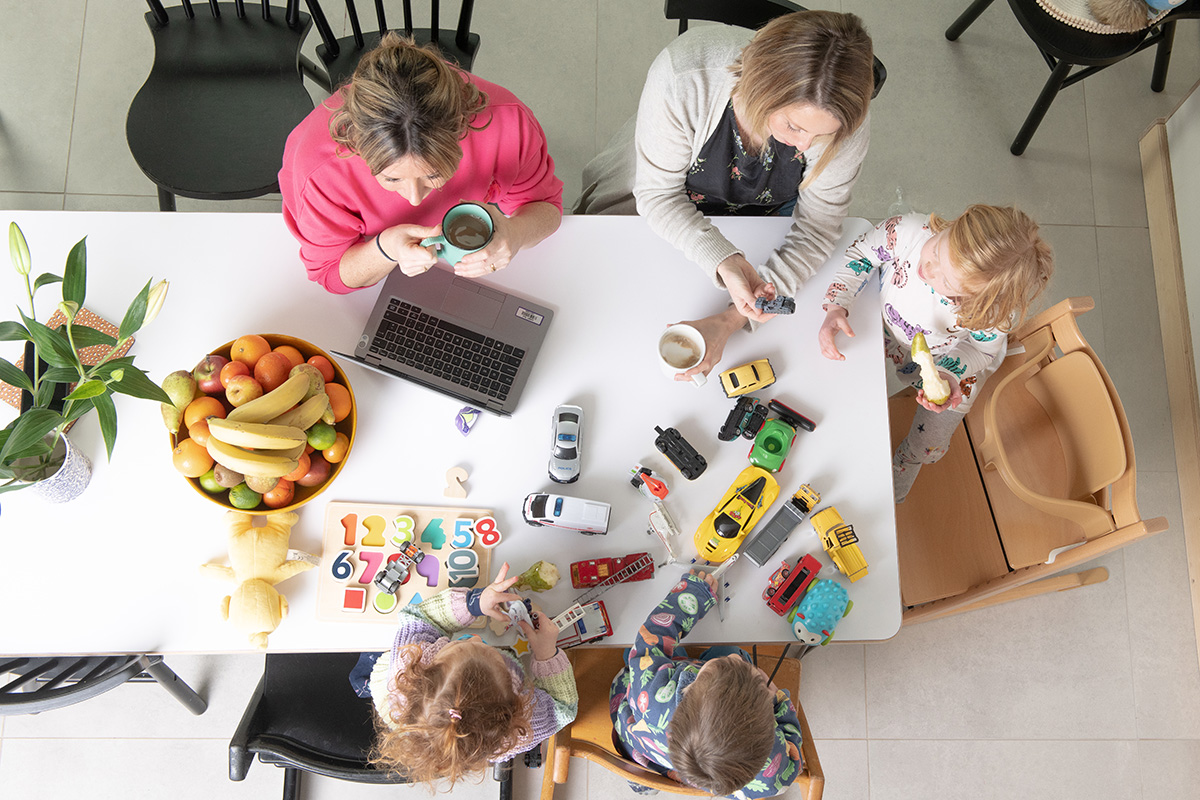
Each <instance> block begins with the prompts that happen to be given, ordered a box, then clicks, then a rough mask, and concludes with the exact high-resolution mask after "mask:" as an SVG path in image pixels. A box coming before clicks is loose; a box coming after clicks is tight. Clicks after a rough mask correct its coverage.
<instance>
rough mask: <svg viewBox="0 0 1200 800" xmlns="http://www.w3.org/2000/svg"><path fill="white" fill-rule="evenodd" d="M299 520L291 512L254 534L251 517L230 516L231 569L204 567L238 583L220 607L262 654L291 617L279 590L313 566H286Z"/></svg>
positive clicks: (273, 516)
mask: <svg viewBox="0 0 1200 800" xmlns="http://www.w3.org/2000/svg"><path fill="white" fill-rule="evenodd" d="M298 519H300V516H299V515H298V514H294V513H292V512H287V513H284V514H268V515H267V524H266V525H264V526H263V527H261V528H256V527H254V517H253V516H251V515H250V514H241V513H239V512H237V511H230V512H228V513H226V514H225V522H226V523H227V524H228V525H229V562H230V563H231V564H232V565H233V566H232V567H226V566H224V565H222V564H205V565H203V566H202V567H200V569H201V570H202V571H203V572H204V573H205V574H208V575H213V576H215V577H220V578H225V579H226V580H232V581H235V582H237V584H238V586H237V588H236V589H234V590H233V594H231V595H229V596H228V597H226V598H225V599H224V600H222V601H221V613H222V615H223V616H224V617H225V619H227V620H230V621H231V622H233V625H234V627H236V628H237V629H238V630H239V631H241V632H242V633H244V634H246V636H247V637H249V639H250V641H251V643H252V644H254V646H256V647H258V648H259V649H260V650H265V649H267V634H269V633H270V632H271V631H273V630H275V629H276V628H277V627H279V622H280V620H282V619H283V618H284V617H286V616H287V612H288V604H287V600H286V599H285V598H284V596H283V595H281V594H280V593H279V592H277V591H276V590H275V584H277V583H279V582H280V581H284V580H287V579H288V578H290V577H292V576H293V575H296V574H297V573H300V572H304V571H305V570H307V569H312V568H313V566H314V565H313V564H311V563H309V562H307V561H301V560H292V561H289V560H288V557H287V556H288V537H289V536H290V535H291V532H292V526H293V525H295V524H296V520H298Z"/></svg>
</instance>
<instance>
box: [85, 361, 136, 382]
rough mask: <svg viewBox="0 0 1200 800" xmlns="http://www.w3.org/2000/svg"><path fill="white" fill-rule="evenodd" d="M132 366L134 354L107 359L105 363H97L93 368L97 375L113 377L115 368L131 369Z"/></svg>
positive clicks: (106, 377) (99, 376)
mask: <svg viewBox="0 0 1200 800" xmlns="http://www.w3.org/2000/svg"><path fill="white" fill-rule="evenodd" d="M132 366H133V356H121V357H120V358H114V359H111V360H109V361H105V362H104V363H103V364H97V365H96V366H95V367H93V368H92V369H93V370H94V374H95V375H96V377H98V378H105V379H108V378H111V377H112V373H113V371H114V370H118V369H129V368H130V367H132Z"/></svg>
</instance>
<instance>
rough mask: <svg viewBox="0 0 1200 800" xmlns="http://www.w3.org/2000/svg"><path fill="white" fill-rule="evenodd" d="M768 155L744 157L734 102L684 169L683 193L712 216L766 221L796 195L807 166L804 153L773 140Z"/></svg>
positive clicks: (726, 109)
mask: <svg viewBox="0 0 1200 800" xmlns="http://www.w3.org/2000/svg"><path fill="white" fill-rule="evenodd" d="M769 145H770V146H769V147H768V148H767V152H766V155H765V156H763V158H761V159H760V158H759V156H758V153H757V152H747V150H746V147H745V145H743V144H742V134H741V132H740V131H739V130H738V124H737V117H736V116H734V113H733V101H732V100H730V101H729V104H728V105H727V106H726V107H725V113H724V114H722V115H721V120H720V122H719V123H717V128H716V130H714V131H713V132H712V135H711V136H709V137H708V141H707V142H705V143H704V147H702V148H701V149H700V154H699V155H698V156H696V160H695V161H694V162H692V167H691V169H690V170H688V174H687V179H686V180H685V181H684V189H685V191H686V192H687V196H688V199H689V200H691V201H692V202H693V203H695V204H696V208H698V209H700V211H701V213H703V214H708V215H710V216H734V215H742V216H768V215H771V214H776V213H778V212H779V209H780V208H782V207H783V205H784V204H785V203H787V202H789V201H792V200H795V199H796V198H797V197H798V196H799V194H800V188H799V187H800V182H801V181H803V180H804V170H805V168H806V167H807V166H808V162H807V161H806V160H805V158H804V153H799V152H796V148H794V147H788V146H787V145H783V144H780V143H779V142H777V141H775V140H774V139H771V140H770V142H769Z"/></svg>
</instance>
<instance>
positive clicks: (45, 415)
mask: <svg viewBox="0 0 1200 800" xmlns="http://www.w3.org/2000/svg"><path fill="white" fill-rule="evenodd" d="M62 421H63V418H62V417H61V416H60V415H59V414H58V413H57V412H54V411H51V410H50V409H48V408H34V409H30V410H29V411H26V412H25V413H24V414H22V415H21V416H19V417H17V422H16V424H15V425H13V428H12V432H11V433H10V434H9V436H8V439H7V440H6V441H5V442H4V447H3V449H0V463H3V464H8V463H11V456H10V454H12V453H20V452H21V451H23V450H26V449H28V448H29V447H30V445H33V444H36V443H38V442H40V441H41V440H42V437H43V436H45V435H46V434H47V433H49V432H50V431H52V430H54V429H55V428H56V427H58V426H59V425H61V424H62Z"/></svg>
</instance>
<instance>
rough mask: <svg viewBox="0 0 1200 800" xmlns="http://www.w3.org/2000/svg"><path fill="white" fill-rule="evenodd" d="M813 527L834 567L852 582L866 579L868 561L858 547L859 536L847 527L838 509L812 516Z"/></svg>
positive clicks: (830, 507) (824, 509)
mask: <svg viewBox="0 0 1200 800" xmlns="http://www.w3.org/2000/svg"><path fill="white" fill-rule="evenodd" d="M812 526H813V529H814V530H816V532H817V536H819V537H821V544H822V545H823V546H824V548H825V552H826V553H828V554H829V557H830V558H831V559H832V560H833V565H834V566H835V567H837V568H838V569H839V570H841V572H842V574H843V575H845V576H846V577H847V578H849V579H850V582H851V583H853V582H854V581H856V580H858V579H859V578H863V577H866V574H867V560H866V558H864V557H863V554H862V550H861V549H859V546H858V534H856V533H855V532H854V528H852V527H851V526H849V525H847V524H846V522H845V521H844V520H843V519H842V515H841V514H839V513H838V510H837V508H835V507H834V506H829V507H828V508H822V509H821V510H820V511H818V512H817V513H816V514H813V516H812Z"/></svg>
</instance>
